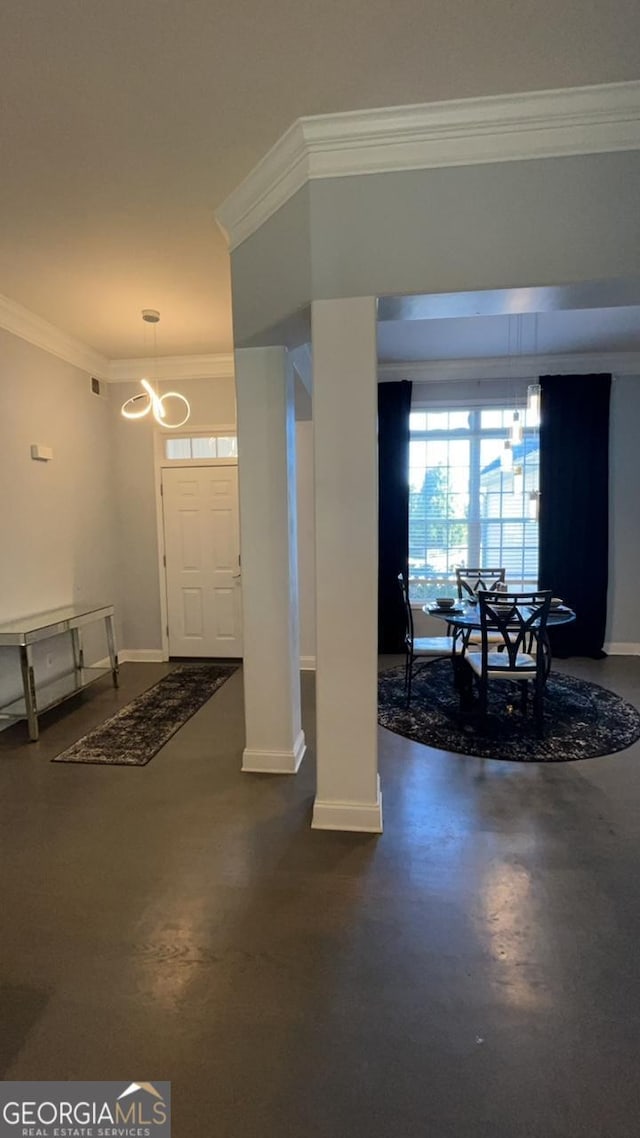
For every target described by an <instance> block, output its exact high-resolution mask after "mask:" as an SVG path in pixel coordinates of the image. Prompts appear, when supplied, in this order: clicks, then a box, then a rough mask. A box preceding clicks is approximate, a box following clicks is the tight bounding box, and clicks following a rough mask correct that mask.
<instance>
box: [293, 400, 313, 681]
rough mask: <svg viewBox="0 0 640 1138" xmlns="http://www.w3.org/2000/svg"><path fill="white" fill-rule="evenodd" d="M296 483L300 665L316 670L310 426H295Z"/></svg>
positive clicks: (308, 422) (311, 444)
mask: <svg viewBox="0 0 640 1138" xmlns="http://www.w3.org/2000/svg"><path fill="white" fill-rule="evenodd" d="M296 453H297V479H298V597H299V602H300V665H301V667H302V668H313V667H315V658H316V584H315V581H316V576H315V574H316V568H315V558H316V553H315V527H314V502H313V423H312V422H310V421H306V422H299V423H297V424H296Z"/></svg>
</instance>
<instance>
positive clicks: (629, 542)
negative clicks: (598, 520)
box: [605, 376, 640, 652]
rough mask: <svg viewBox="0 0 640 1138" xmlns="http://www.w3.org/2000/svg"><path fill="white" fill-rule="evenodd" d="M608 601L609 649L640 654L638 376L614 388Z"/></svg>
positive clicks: (617, 382) (619, 380)
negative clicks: (639, 600) (639, 602)
mask: <svg viewBox="0 0 640 1138" xmlns="http://www.w3.org/2000/svg"><path fill="white" fill-rule="evenodd" d="M610 428H611V429H610V436H609V437H610V443H609V445H610V462H609V479H610V481H609V511H610V513H609V605H608V613H607V632H606V638H605V641H606V643H605V647H606V646H607V645H610V646H611V648H612V650H613V651H624V650H625V646H626V649H627V650H628V651H635V652H640V604H638V581H637V566H638V565H640V506H639V505H638V502H639V500H640V494H639V491H640V449H639V445H638V443H639V440H640V376H621V377H619V378H617V379H615V380H614V382H613V385H612V388H611V420H610Z"/></svg>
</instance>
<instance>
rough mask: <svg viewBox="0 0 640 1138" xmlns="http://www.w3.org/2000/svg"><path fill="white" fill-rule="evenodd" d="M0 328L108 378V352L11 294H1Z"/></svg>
mask: <svg viewBox="0 0 640 1138" xmlns="http://www.w3.org/2000/svg"><path fill="white" fill-rule="evenodd" d="M0 328H4V329H5V330H6V331H7V332H12V333H13V335H14V336H19V337H20V339H21V340H26V341H27V343H28V344H33V345H34V346H35V347H36V348H42V349H43V351H45V352H49V353H50V354H51V355H52V356H57V358H58V359H60V360H64V361H65V363H68V364H73V366H74V367H79V368H82V370H83V371H87V372H89V373H90V375H95V376H97V377H98V378H99V379H107V378H108V373H109V360H108V359H107V358H106V356H103V355H101V354H100V352H96V350H95V348H91V347H89V345H88V344H84V343H83V342H82V341H81V340H76V339H75V337H73V336H69V335H67V333H66V332H63V331H62V330H61V329H60V328H56V327H55V325H54V324H49V322H48V320H43V319H42V317H41V316H37V315H36V313H35V312H30V311H29V309H28V308H25V307H24V305H22V304H18V303H17V301H15V300H11V299H10V298H9V297H8V296H0Z"/></svg>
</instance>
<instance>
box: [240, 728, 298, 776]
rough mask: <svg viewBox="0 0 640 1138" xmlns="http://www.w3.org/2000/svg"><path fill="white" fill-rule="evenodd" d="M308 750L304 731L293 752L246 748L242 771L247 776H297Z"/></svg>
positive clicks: (243, 753)
mask: <svg viewBox="0 0 640 1138" xmlns="http://www.w3.org/2000/svg"><path fill="white" fill-rule="evenodd" d="M306 750H307V745H306V743H305V740H304V731H300V733H299V735H298V737H297V739H296V741H295V743H294V745H293V750H291V751H259V750H255V749H251V748H249V747H245V749H244V751H243V752H242V769H243V771H245V772H246V773H247V774H296V772H297V771H298V769H299V767H300V764H301V762H302V760H303V759H304V756H305V753H306Z"/></svg>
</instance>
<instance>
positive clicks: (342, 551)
mask: <svg viewBox="0 0 640 1138" xmlns="http://www.w3.org/2000/svg"><path fill="white" fill-rule="evenodd" d="M311 327H312V346H313V421H314V453H315V502H316V507H315V511H316V704H317V760H318V783H317V793H316V800H315V803H314V808H313V822H312V825H313V827H314V828H315V829H326V830H367V831H370V832H373V833H379V832H381V830H382V799H381V795H380V781H379V778H378V734H377V733H378V724H377V709H378V692H377V678H378V456H377V449H378V448H377V380H376V365H377V357H376V309H375V300H374V298H373V297H366V298H358V299H355V300H320V301H314V302H313V304H312V308H311Z"/></svg>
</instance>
